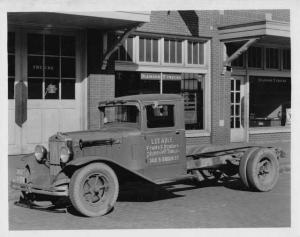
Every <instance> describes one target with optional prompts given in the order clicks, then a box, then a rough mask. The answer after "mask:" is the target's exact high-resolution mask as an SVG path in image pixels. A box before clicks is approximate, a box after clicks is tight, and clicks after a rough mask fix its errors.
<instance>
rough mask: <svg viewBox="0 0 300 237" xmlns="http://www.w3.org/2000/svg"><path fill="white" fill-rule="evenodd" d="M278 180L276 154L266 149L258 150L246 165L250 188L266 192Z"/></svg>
mask: <svg viewBox="0 0 300 237" xmlns="http://www.w3.org/2000/svg"><path fill="white" fill-rule="evenodd" d="M278 178H279V162H278V160H277V157H276V154H275V153H274V152H273V151H272V150H270V149H268V148H264V149H259V150H257V151H256V152H255V153H253V155H252V156H251V157H250V159H249V161H248V163H247V179H248V181H249V185H250V187H252V188H254V189H256V190H257V191H261V192H266V191H270V190H272V189H273V188H274V186H275V185H276V183H277V181H278Z"/></svg>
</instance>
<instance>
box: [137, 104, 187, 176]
mask: <svg viewBox="0 0 300 237" xmlns="http://www.w3.org/2000/svg"><path fill="white" fill-rule="evenodd" d="M176 109H177V107H176V106H175V105H174V103H166V102H164V103H160V104H156V105H154V104H146V105H145V107H144V115H145V118H146V121H144V126H145V129H144V133H143V136H144V140H145V162H146V163H145V169H144V171H143V173H144V175H145V176H146V177H148V178H151V179H154V180H158V179H171V178H174V177H178V176H180V175H183V174H185V173H186V162H185V130H184V129H183V127H182V126H181V127H180V121H179V120H180V119H179V118H180V117H181V114H180V113H178V112H179V111H176Z"/></svg>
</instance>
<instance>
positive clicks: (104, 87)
mask: <svg viewBox="0 0 300 237" xmlns="http://www.w3.org/2000/svg"><path fill="white" fill-rule="evenodd" d="M88 81H89V83H88V128H89V129H96V128H99V123H100V120H99V119H100V116H99V110H98V103H99V101H103V100H108V99H112V98H114V97H115V75H114V74H90V75H89V77H88Z"/></svg>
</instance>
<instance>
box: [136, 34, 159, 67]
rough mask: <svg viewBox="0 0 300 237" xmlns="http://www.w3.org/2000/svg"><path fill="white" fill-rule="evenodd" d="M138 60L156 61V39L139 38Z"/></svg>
mask: <svg viewBox="0 0 300 237" xmlns="http://www.w3.org/2000/svg"><path fill="white" fill-rule="evenodd" d="M139 61H140V62H154V63H156V62H158V39H154V38H144V37H140V38H139Z"/></svg>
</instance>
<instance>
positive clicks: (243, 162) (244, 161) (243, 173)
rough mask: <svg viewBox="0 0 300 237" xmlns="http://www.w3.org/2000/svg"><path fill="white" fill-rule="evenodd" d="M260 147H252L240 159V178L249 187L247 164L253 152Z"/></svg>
mask: <svg viewBox="0 0 300 237" xmlns="http://www.w3.org/2000/svg"><path fill="white" fill-rule="evenodd" d="M257 150H258V148H257V147H251V148H249V149H248V150H247V151H246V152H245V154H244V155H243V157H242V158H241V160H240V165H239V175H240V178H241V180H242V182H243V184H244V185H245V186H246V187H247V188H249V187H250V186H249V182H248V178H247V164H248V161H249V159H250V157H251V156H252V154H253V153H254V152H255V151H257Z"/></svg>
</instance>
